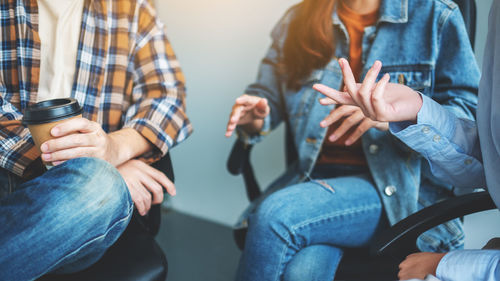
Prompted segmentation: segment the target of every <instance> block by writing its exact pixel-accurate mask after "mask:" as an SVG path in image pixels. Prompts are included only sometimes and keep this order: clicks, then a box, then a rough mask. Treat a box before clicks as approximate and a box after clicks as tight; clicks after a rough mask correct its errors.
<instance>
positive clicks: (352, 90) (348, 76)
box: [339, 58, 359, 104]
mask: <svg viewBox="0 0 500 281" xmlns="http://www.w3.org/2000/svg"><path fill="white" fill-rule="evenodd" d="M339 65H340V68H341V69H342V75H343V76H344V85H345V87H346V89H347V92H348V93H349V94H350V95H351V98H352V99H353V100H354V101H355V102H356V103H357V104H359V103H358V98H357V87H356V79H355V78H354V74H353V73H352V70H351V67H350V66H349V62H348V61H347V60H346V59H344V58H341V59H339Z"/></svg>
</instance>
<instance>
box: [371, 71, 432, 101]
mask: <svg viewBox="0 0 500 281" xmlns="http://www.w3.org/2000/svg"><path fill="white" fill-rule="evenodd" d="M385 73H387V74H389V75H390V77H391V80H390V82H391V83H398V84H403V85H406V86H408V87H410V88H412V89H413V90H415V91H419V92H421V93H422V94H424V95H430V94H431V90H432V66H431V65H395V66H384V67H382V70H381V71H380V77H379V78H382V75H384V74H385Z"/></svg>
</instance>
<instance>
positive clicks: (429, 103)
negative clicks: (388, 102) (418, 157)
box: [389, 95, 456, 158]
mask: <svg viewBox="0 0 500 281" xmlns="http://www.w3.org/2000/svg"><path fill="white" fill-rule="evenodd" d="M422 99H423V104H422V108H421V109H420V111H419V113H418V115H417V124H411V123H410V122H392V123H390V124H389V130H390V132H391V133H392V134H393V135H394V136H395V137H397V138H398V139H400V140H401V141H402V142H404V143H405V144H406V145H408V146H409V147H411V148H412V149H413V150H415V151H417V152H419V153H421V154H422V155H423V156H424V157H426V158H428V157H429V156H431V155H434V154H435V153H436V152H438V151H443V150H444V149H445V148H448V146H449V144H450V142H449V140H450V139H451V138H452V136H453V134H454V130H455V119H456V117H455V115H453V113H451V112H449V111H448V110H447V109H446V108H444V107H443V106H441V105H440V104H439V103H437V102H435V101H434V100H432V99H431V98H429V97H427V96H425V95H422ZM448 149H449V148H448Z"/></svg>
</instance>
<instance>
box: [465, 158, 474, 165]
mask: <svg viewBox="0 0 500 281" xmlns="http://www.w3.org/2000/svg"><path fill="white" fill-rule="evenodd" d="M464 163H465V165H470V164H472V159H466V160H465V161H464Z"/></svg>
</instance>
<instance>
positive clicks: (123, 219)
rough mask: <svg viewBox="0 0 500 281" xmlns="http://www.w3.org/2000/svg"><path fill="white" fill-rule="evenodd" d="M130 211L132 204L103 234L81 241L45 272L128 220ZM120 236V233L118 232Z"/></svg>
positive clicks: (131, 211) (131, 210)
mask: <svg viewBox="0 0 500 281" xmlns="http://www.w3.org/2000/svg"><path fill="white" fill-rule="evenodd" d="M132 213H133V205H132V206H130V207H129V211H128V214H127V215H126V216H125V217H123V218H121V219H119V220H117V221H116V222H115V223H113V224H112V225H111V226H110V227H109V228H108V229H107V230H106V231H105V232H104V233H103V234H101V235H98V236H96V237H94V238H92V239H90V240H88V241H87V242H84V243H83V244H82V245H81V246H80V247H78V249H75V250H73V251H71V252H70V253H68V254H66V255H64V256H63V257H62V258H60V259H59V260H58V261H57V262H55V263H54V264H53V265H52V266H51V267H49V268H48V269H47V270H46V271H45V272H47V273H48V272H50V271H51V270H52V269H54V268H55V267H56V266H57V265H58V264H59V263H61V262H62V261H63V260H64V259H66V258H68V257H71V256H73V255H75V254H76V253H78V252H79V251H80V250H81V249H83V248H84V247H86V246H88V245H90V244H91V243H93V242H95V241H97V240H99V239H101V238H103V237H105V236H106V235H107V234H108V233H109V232H110V231H111V230H112V229H113V228H115V227H116V226H118V224H120V223H122V222H123V221H126V220H128V219H129V218H130V217H131V215H132ZM120 236H121V234H120ZM42 274H43V273H42Z"/></svg>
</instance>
